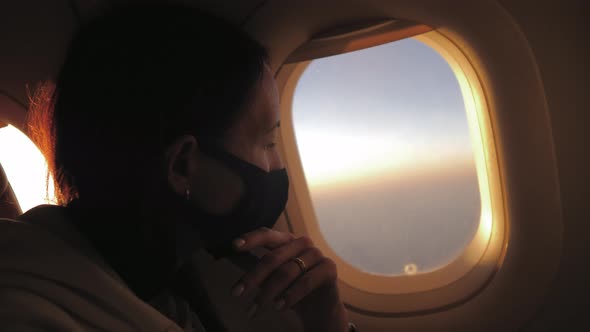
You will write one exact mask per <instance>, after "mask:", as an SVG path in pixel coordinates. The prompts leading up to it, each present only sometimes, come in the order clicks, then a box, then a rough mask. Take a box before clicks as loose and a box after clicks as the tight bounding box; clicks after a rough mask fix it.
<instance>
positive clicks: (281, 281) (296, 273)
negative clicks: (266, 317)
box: [255, 247, 324, 305]
mask: <svg viewBox="0 0 590 332" xmlns="http://www.w3.org/2000/svg"><path fill="white" fill-rule="evenodd" d="M292 257H293V256H292ZM297 257H298V258H299V259H301V260H302V261H303V262H305V265H306V270H309V269H312V268H313V267H315V266H316V265H317V264H319V263H320V262H322V261H323V260H324V255H323V254H322V252H321V251H320V250H319V249H318V248H315V247H311V248H308V249H307V250H305V251H303V252H302V253H301V254H299V255H298V256H297ZM305 272H306V271H301V268H300V266H299V265H298V264H297V263H295V262H294V261H292V260H291V259H289V260H287V261H286V262H285V263H283V265H281V266H280V267H279V268H278V269H276V270H274V271H273V272H272V274H271V275H270V276H269V277H268V278H267V279H266V280H265V281H264V282H263V283H262V285H261V286H260V292H259V293H258V297H257V298H256V300H255V302H256V303H258V304H259V305H264V304H266V303H269V302H271V301H274V300H276V299H277V298H278V297H279V296H280V295H281V294H282V293H283V292H284V291H286V290H287V289H288V288H289V286H290V285H291V284H293V283H294V282H295V281H296V280H297V279H298V278H299V277H301V276H302V275H303V274H304V273H305Z"/></svg>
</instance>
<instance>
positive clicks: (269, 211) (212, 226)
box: [177, 146, 289, 258]
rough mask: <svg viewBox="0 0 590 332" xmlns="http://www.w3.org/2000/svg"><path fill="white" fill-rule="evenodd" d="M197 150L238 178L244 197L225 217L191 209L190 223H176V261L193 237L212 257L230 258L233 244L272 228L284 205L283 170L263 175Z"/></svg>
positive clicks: (225, 156) (214, 151) (220, 153)
mask: <svg viewBox="0 0 590 332" xmlns="http://www.w3.org/2000/svg"><path fill="white" fill-rule="evenodd" d="M200 148H201V150H202V152H203V153H204V154H206V155H208V156H210V157H211V158H214V159H216V160H218V161H220V162H221V163H223V164H224V165H226V166H227V167H228V168H230V169H231V170H232V171H234V172H235V173H236V174H238V175H239V176H240V178H241V179H242V181H243V183H244V193H243V195H242V197H241V198H240V200H239V202H238V204H237V205H236V207H235V208H234V209H233V210H232V211H231V212H230V213H229V214H227V215H212V214H210V213H207V212H205V211H203V210H202V209H198V208H191V210H192V211H193V213H194V215H193V216H192V217H194V220H192V221H187V222H183V223H180V224H179V225H178V227H177V250H178V254H179V255H180V256H179V258H182V257H183V256H184V257H186V255H189V254H190V253H191V252H192V250H193V245H192V244H193V243H194V241H195V236H197V234H198V236H200V238H201V239H202V241H203V242H204V245H205V249H206V250H207V251H209V253H211V254H212V255H213V256H214V257H216V258H221V257H225V256H229V255H231V254H234V253H235V249H233V248H232V241H233V240H235V239H236V238H238V237H239V236H240V235H242V234H244V233H247V232H251V231H253V230H256V229H258V228H260V227H268V228H272V227H273V226H274V224H275V223H276V221H277V219H278V218H279V216H280V215H281V213H282V212H283V210H284V209H285V205H286V204H287V196H288V191H289V178H288V176H287V171H286V170H285V169H280V170H276V171H270V172H266V171H264V170H262V169H260V168H259V167H257V166H255V165H253V164H250V163H248V162H246V161H244V160H241V159H239V158H237V157H235V156H233V155H232V154H230V153H228V152H226V151H224V150H222V149H219V148H213V147H202V146H201V147H200Z"/></svg>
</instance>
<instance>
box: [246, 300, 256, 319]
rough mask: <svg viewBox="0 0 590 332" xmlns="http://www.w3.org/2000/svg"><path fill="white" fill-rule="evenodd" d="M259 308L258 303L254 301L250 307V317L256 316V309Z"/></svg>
mask: <svg viewBox="0 0 590 332" xmlns="http://www.w3.org/2000/svg"><path fill="white" fill-rule="evenodd" d="M257 310H258V304H256V303H254V304H253V305H252V306H251V307H250V309H248V318H254V315H256V311H257Z"/></svg>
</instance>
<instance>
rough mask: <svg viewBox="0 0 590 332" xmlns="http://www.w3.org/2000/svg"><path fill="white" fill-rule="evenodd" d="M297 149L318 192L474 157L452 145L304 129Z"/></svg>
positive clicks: (307, 174) (300, 133)
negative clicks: (433, 144) (434, 144)
mask: <svg viewBox="0 0 590 332" xmlns="http://www.w3.org/2000/svg"><path fill="white" fill-rule="evenodd" d="M297 146H298V147H299V153H300V156H301V161H302V163H303V166H304V168H305V177H306V180H307V183H308V184H309V185H310V186H311V187H313V188H317V189H329V188H331V187H334V186H338V185H339V184H346V183H351V182H355V181H358V180H367V179H370V178H377V179H379V178H382V177H383V176H387V177H390V176H393V175H395V174H398V175H401V174H405V175H408V173H409V172H415V171H417V170H418V168H420V169H422V168H434V167H438V166H440V165H441V164H445V163H449V162H453V161H457V160H460V161H463V160H469V159H470V158H471V156H470V155H469V154H467V153H465V152H463V151H458V150H457V149H455V147H453V146H452V145H445V146H438V147H436V148H433V146H423V144H421V143H419V142H415V141H409V140H404V139H400V138H397V137H393V135H388V136H377V135H364V136H358V135H356V136H352V135H346V134H345V133H342V134H338V133H337V131H329V132H326V131H323V132H321V131H314V130H305V129H301V130H299V131H298V132H297Z"/></svg>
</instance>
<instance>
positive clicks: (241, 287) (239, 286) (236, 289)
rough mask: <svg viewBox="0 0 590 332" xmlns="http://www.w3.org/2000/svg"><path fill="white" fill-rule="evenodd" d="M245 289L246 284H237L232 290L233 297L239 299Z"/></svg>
mask: <svg viewBox="0 0 590 332" xmlns="http://www.w3.org/2000/svg"><path fill="white" fill-rule="evenodd" d="M244 289H245V287H244V284H237V285H235V286H234V288H233V289H232V290H231V295H233V296H235V297H238V296H240V295H242V294H243V293H244Z"/></svg>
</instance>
